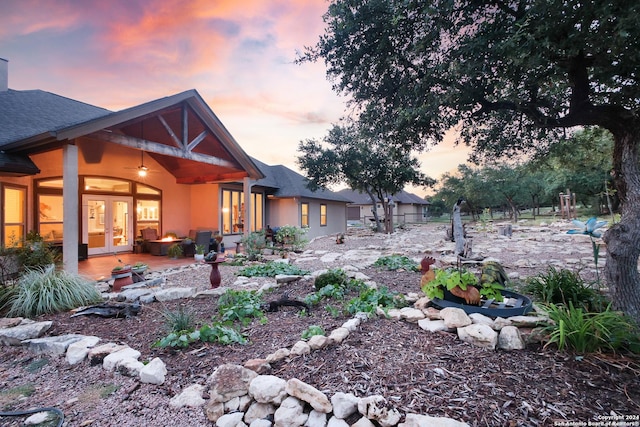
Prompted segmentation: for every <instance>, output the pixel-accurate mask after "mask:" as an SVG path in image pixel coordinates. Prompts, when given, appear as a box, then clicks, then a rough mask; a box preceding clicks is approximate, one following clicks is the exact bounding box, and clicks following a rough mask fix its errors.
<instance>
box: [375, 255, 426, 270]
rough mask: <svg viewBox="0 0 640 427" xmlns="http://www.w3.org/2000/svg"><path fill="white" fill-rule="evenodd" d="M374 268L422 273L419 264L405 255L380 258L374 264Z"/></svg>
mask: <svg viewBox="0 0 640 427" xmlns="http://www.w3.org/2000/svg"><path fill="white" fill-rule="evenodd" d="M373 266H374V267H382V268H385V269H387V270H392V271H395V270H406V271H420V266H419V265H418V263H416V262H415V261H413V260H412V259H411V258H409V257H407V256H404V255H388V256H383V257H380V258H378V259H377V260H376V262H374V263H373Z"/></svg>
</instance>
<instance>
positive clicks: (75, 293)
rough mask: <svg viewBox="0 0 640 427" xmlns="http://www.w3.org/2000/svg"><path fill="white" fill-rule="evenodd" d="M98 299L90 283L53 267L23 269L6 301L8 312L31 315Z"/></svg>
mask: <svg viewBox="0 0 640 427" xmlns="http://www.w3.org/2000/svg"><path fill="white" fill-rule="evenodd" d="M101 301H102V296H101V295H100V292H98V290H97V289H96V287H95V286H94V283H93V282H92V281H90V280H88V279H86V278H84V277H82V276H80V275H78V274H73V273H68V272H66V271H64V270H55V269H54V268H34V269H30V270H27V271H26V272H25V273H24V274H23V275H22V276H21V277H20V279H19V280H18V282H17V284H16V286H15V289H14V291H13V292H12V293H11V295H10V296H9V300H8V302H7V307H8V313H7V315H8V316H23V317H33V316H39V315H41V314H48V313H57V312H61V311H66V310H70V309H72V308H77V307H81V306H84V305H90V304H95V303H98V302H101Z"/></svg>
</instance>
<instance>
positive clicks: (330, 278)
mask: <svg viewBox="0 0 640 427" xmlns="http://www.w3.org/2000/svg"><path fill="white" fill-rule="evenodd" d="M346 284H347V274H346V273H345V272H344V270H342V269H340V268H336V269H331V270H328V271H326V272H324V273H320V274H319V275H318V276H316V278H315V280H314V281H313V286H314V287H315V289H316V291H319V290H320V289H322V288H324V287H325V286H327V285H334V286H337V287H344V286H346Z"/></svg>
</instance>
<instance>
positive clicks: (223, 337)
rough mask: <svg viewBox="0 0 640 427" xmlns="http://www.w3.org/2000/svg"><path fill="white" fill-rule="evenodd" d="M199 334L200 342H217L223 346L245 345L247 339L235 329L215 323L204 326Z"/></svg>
mask: <svg viewBox="0 0 640 427" xmlns="http://www.w3.org/2000/svg"><path fill="white" fill-rule="evenodd" d="M199 332H200V340H202V341H204V342H217V343H219V344H224V345H228V344H234V343H235V344H246V343H247V339H246V338H245V337H244V336H242V334H241V333H240V332H238V331H237V330H236V329H234V328H232V327H230V326H227V325H223V324H221V323H217V322H216V323H213V324H212V325H210V326H209V325H204V326H203V327H202V328H200V331H199Z"/></svg>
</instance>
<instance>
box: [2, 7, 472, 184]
mask: <svg viewBox="0 0 640 427" xmlns="http://www.w3.org/2000/svg"><path fill="white" fill-rule="evenodd" d="M327 5H328V4H327V3H326V2H325V0H282V1H280V0H109V1H104V0H40V1H37V0H0V58H4V59H7V60H8V61H9V88H10V89H15V90H28V89H41V90H45V91H48V92H53V93H56V94H58V95H62V96H66V97H69V98H72V99H75V100H78V101H83V102H86V103H89V104H92V105H96V106H100V107H104V108H108V109H110V110H114V111H117V110H121V109H124V108H128V107H132V106H135V105H138V104H141V103H144V102H147V101H151V100H154V99H157V98H161V97H164V96H168V95H173V94H176V93H179V92H183V91H185V90H189V89H196V90H197V91H198V92H199V93H200V95H201V96H202V97H203V98H204V100H205V102H207V104H209V106H210V107H211V109H212V110H213V111H214V112H215V114H216V115H217V116H218V117H219V118H220V120H222V122H223V123H224V125H225V126H226V127H227V129H228V130H229V131H230V132H231V134H232V135H233V136H234V138H235V139H236V140H237V141H238V143H239V144H240V146H242V148H243V149H244V150H245V151H246V152H247V153H248V154H249V155H251V156H253V157H256V158H257V159H259V160H261V161H263V162H265V163H267V164H283V165H285V166H287V167H290V168H291V169H294V170H296V171H299V168H298V167H297V166H296V161H295V158H296V156H297V155H298V154H299V153H297V151H296V150H297V146H298V143H299V142H300V141H301V140H305V139H321V138H322V137H324V135H325V134H326V133H327V131H328V130H329V128H330V126H331V125H332V124H333V123H337V122H338V120H339V119H340V117H341V116H343V115H344V113H345V100H344V98H342V97H340V96H338V95H337V94H336V93H335V92H333V91H332V89H331V83H330V82H328V81H327V79H326V75H325V66H324V63H315V64H311V63H305V64H303V65H296V64H294V63H293V61H294V59H295V58H296V53H297V52H300V51H302V50H303V49H304V47H305V46H311V45H313V44H315V43H316V42H317V40H318V37H319V36H320V35H321V34H322V33H323V28H324V24H323V21H322V15H323V14H324V13H325V12H326V9H327ZM420 159H421V161H422V170H423V171H424V172H425V173H426V174H428V175H429V176H431V177H433V178H436V179H437V178H439V177H440V176H441V174H442V173H444V172H446V171H451V170H454V169H455V168H456V167H457V165H458V164H459V163H463V162H464V160H465V159H466V150H465V149H464V148H463V147H456V148H452V147H451V143H450V142H445V143H444V144H442V145H441V146H438V147H436V148H434V149H432V150H431V151H430V152H429V153H426V154H424V155H421V156H420ZM408 190H409V191H412V192H415V193H416V194H419V195H424V194H425V191H424V190H422V189H419V188H418V189H408Z"/></svg>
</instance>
